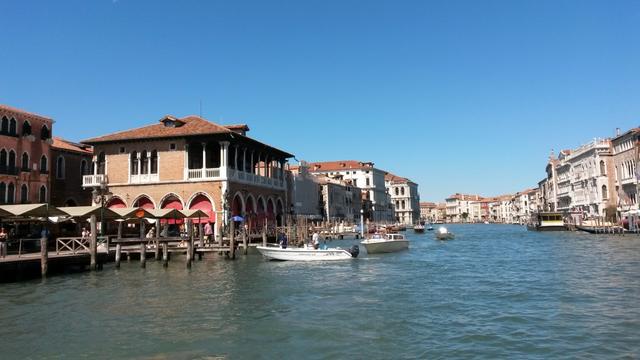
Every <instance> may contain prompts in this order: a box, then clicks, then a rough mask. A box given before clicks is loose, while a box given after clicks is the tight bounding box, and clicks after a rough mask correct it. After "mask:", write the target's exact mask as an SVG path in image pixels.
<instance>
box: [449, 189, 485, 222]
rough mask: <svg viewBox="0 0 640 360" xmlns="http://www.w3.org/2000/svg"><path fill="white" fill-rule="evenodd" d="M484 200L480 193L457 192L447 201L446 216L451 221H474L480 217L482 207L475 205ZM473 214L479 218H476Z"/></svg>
mask: <svg viewBox="0 0 640 360" xmlns="http://www.w3.org/2000/svg"><path fill="white" fill-rule="evenodd" d="M480 200H482V197H481V196H480V195H467V194H460V193H456V194H453V195H451V196H449V197H448V198H447V199H446V200H445V201H446V217H447V221H449V222H465V223H466V222H473V221H478V220H479V218H480V209H481V207H477V206H476V205H473V204H474V203H476V202H479V201H480ZM473 216H476V217H477V218H475V219H474V217H473Z"/></svg>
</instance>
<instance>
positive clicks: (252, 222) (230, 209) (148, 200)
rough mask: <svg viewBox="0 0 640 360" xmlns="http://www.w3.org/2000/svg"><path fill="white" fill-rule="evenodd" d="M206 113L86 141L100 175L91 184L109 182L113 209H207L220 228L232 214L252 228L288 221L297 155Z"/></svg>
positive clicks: (88, 184) (95, 174)
mask: <svg viewBox="0 0 640 360" xmlns="http://www.w3.org/2000/svg"><path fill="white" fill-rule="evenodd" d="M248 131H249V127H248V126H246V125H230V126H223V125H219V124H215V123H213V122H210V121H208V120H205V119H203V118H201V117H198V116H187V117H183V118H177V117H174V116H165V117H164V118H162V119H161V120H160V123H159V124H152V125H148V126H144V127H141V128H137V129H132V130H126V131H121V132H116V133H113V134H109V135H105V136H100V137H96V138H92V139H88V140H85V141H83V143H84V144H88V145H92V146H93V148H94V156H93V166H92V173H91V174H90V175H85V176H83V186H85V187H98V186H100V184H101V183H104V185H106V186H107V187H108V191H109V192H110V193H111V194H112V196H111V198H110V200H109V202H108V204H107V206H108V207H132V206H138V207H143V208H156V209H161V208H175V209H200V210H203V211H205V212H206V213H208V214H209V218H208V219H207V220H208V221H210V222H213V223H215V224H216V226H215V228H216V231H218V230H219V229H220V228H221V227H222V225H223V224H226V223H228V221H229V220H230V218H231V217H232V216H236V215H237V216H243V217H244V218H245V219H246V220H247V223H248V225H249V226H250V227H251V229H252V230H254V229H256V230H257V229H259V228H261V227H262V226H263V225H262V224H264V223H265V220H266V221H268V222H269V223H270V224H275V223H276V222H277V223H281V222H282V221H283V216H284V214H285V211H286V208H285V204H287V203H288V202H289V200H288V199H287V196H288V193H287V185H286V177H285V164H286V162H287V159H288V158H291V157H293V155H291V154H289V153H287V152H284V151H282V150H279V149H276V148H274V147H271V146H269V145H266V144H264V143H261V142H259V141H257V140H254V139H252V138H250V137H248V136H246V133H247V132H248Z"/></svg>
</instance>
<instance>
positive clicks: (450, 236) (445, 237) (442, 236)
mask: <svg viewBox="0 0 640 360" xmlns="http://www.w3.org/2000/svg"><path fill="white" fill-rule="evenodd" d="M454 238H455V235H453V234H452V233H446V234H441V233H436V239H438V240H453V239H454Z"/></svg>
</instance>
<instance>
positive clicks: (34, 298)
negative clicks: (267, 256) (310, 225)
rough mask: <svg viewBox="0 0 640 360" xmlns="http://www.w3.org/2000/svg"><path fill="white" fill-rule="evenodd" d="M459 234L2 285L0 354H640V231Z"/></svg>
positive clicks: (479, 228) (467, 228) (488, 228)
mask: <svg viewBox="0 0 640 360" xmlns="http://www.w3.org/2000/svg"><path fill="white" fill-rule="evenodd" d="M450 229H451V230H452V231H453V232H455V233H456V235H457V237H456V239H455V240H452V241H448V242H438V241H436V240H434V238H433V233H426V234H424V235H417V234H413V233H412V231H408V232H407V235H408V237H409V238H410V240H411V249H410V250H409V251H405V252H401V253H395V254H388V255H375V256H374V255H367V254H366V252H364V251H363V252H361V254H360V257H359V258H358V259H356V260H349V261H340V262H331V263H314V264H305V263H295V262H268V261H264V260H263V259H262V258H261V257H260V256H258V255H254V256H248V257H244V256H240V258H239V259H238V260H236V261H225V260H223V259H222V258H220V259H215V260H213V261H212V260H208V261H202V262H196V263H195V264H194V267H193V268H192V270H190V271H188V270H186V269H185V268H184V262H183V261H173V262H171V263H170V265H169V268H168V269H164V268H162V266H161V264H158V263H155V262H153V261H151V262H149V263H148V264H147V268H146V269H140V267H139V264H138V262H137V261H132V262H131V263H123V266H122V268H121V269H120V270H116V269H115V268H114V267H113V265H111V264H109V265H106V266H105V268H104V270H103V271H100V272H96V273H89V272H87V273H79V274H67V275H61V276H55V277H51V278H48V279H46V280H43V281H41V280H35V281H31V282H24V283H14V284H0V294H1V295H0V354H1V355H0V357H1V358H3V359H8V358H33V359H37V358H80V357H82V358H104V359H107V358H111V359H113V358H131V359H217V358H222V359H255V358H262V359H280V358H285V359H327V358H328V359H334V358H335V359H338V358H356V359H363V358H369V359H388V358H469V357H474V358H485V359H495V358H540V359H548V358H584V357H586V358H598V359H600V358H639V357H640V237H636V236H596V235H587V234H578V233H568V232H567V233H535V232H527V231H526V230H525V229H523V228H522V227H520V226H512V225H452V226H450ZM352 243H355V241H351V240H343V241H334V242H333V243H332V245H333V246H342V247H347V246H350V245H351V244H352Z"/></svg>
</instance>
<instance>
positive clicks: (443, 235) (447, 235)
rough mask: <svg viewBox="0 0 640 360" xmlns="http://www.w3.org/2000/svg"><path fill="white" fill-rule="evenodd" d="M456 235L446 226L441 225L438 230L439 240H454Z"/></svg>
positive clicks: (437, 236) (437, 237)
mask: <svg viewBox="0 0 640 360" xmlns="http://www.w3.org/2000/svg"><path fill="white" fill-rule="evenodd" d="M454 237H455V235H454V234H453V233H452V232H449V230H448V229H447V228H446V227H444V226H440V227H439V228H438V231H436V239H438V240H452V239H453V238H454Z"/></svg>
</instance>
